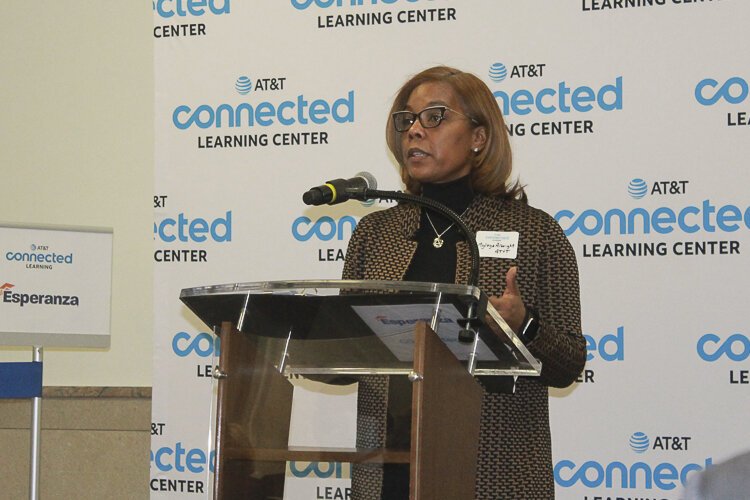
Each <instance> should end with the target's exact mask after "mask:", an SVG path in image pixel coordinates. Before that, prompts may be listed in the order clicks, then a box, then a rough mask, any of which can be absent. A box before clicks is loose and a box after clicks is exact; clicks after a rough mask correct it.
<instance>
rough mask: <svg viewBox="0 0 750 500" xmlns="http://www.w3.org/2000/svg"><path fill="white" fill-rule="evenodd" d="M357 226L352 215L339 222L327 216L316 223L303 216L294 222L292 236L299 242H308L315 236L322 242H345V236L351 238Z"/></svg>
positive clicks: (342, 218)
mask: <svg viewBox="0 0 750 500" xmlns="http://www.w3.org/2000/svg"><path fill="white" fill-rule="evenodd" d="M311 224H312V225H311ZM356 226H357V220H356V219H355V218H354V217H352V216H351V215H345V216H343V217H341V218H340V219H339V220H338V221H336V220H334V219H333V217H329V216H327V215H325V216H323V217H321V218H319V219H317V220H316V221H315V222H313V221H312V219H310V217H306V216H304V215H303V216H302V217H297V218H296V219H294V222H292V236H294V239H295V240H297V241H307V240H309V239H310V238H312V237H313V236H316V237H317V238H318V239H319V240H321V241H330V240H332V239H333V238H337V239H339V240H343V239H344V237H345V236H351V234H352V231H354V228H355V227H356Z"/></svg>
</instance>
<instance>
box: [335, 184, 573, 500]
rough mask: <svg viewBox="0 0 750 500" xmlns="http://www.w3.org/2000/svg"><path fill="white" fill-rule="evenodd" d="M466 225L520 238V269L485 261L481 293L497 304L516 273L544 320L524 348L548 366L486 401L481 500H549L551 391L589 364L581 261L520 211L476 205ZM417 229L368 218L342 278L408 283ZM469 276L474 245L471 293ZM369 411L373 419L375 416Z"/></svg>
mask: <svg viewBox="0 0 750 500" xmlns="http://www.w3.org/2000/svg"><path fill="white" fill-rule="evenodd" d="M463 219H464V221H465V222H466V224H467V226H468V227H469V228H470V229H471V230H472V231H475V232H476V231H479V230H482V231H517V232H518V233H519V244H518V255H517V257H516V258H515V259H497V258H482V259H481V261H480V277H479V287H480V288H481V289H482V290H483V291H484V292H485V293H487V294H488V295H497V296H499V295H501V294H502V293H503V289H504V287H505V275H506V273H507V271H508V269H509V268H510V267H511V266H518V286H519V289H520V291H521V295H522V297H523V300H524V303H525V304H526V305H527V306H530V307H532V308H534V309H535V310H536V311H537V312H538V313H539V319H540V323H541V326H540V329H539V332H538V334H537V336H536V338H535V339H534V340H533V341H532V342H530V343H529V344H528V346H527V347H528V349H529V351H530V352H531V353H532V354H533V355H534V356H535V357H537V358H538V359H539V360H540V361H541V362H542V375H541V377H538V378H536V377H528V378H523V377H522V378H520V379H519V380H518V383H517V384H516V391H515V393H514V394H494V393H489V392H485V394H484V397H483V402H482V423H481V430H480V450H479V457H478V462H477V465H478V466H477V482H476V498H478V499H488V500H499V499H503V500H505V499H508V500H514V499H523V500H535V499H539V500H549V499H552V498H554V482H553V477H552V449H551V437H550V429H549V405H548V390H547V386H552V387H566V386H568V385H570V384H572V383H573V382H574V381H575V380H576V378H577V377H578V375H579V374H580V373H581V371H582V370H583V366H584V363H585V358H586V345H585V340H584V338H583V335H582V333H581V309H580V293H579V285H578V267H577V263H576V256H575V253H574V251H573V248H572V247H571V245H570V243H569V242H568V240H567V238H566V237H565V235H564V234H563V231H562V229H561V228H560V226H559V225H558V224H557V222H556V221H555V220H554V219H553V218H552V217H550V216H549V215H548V214H546V213H545V212H543V211H541V210H538V209H535V208H532V207H530V206H528V205H527V204H526V203H523V202H520V201H509V200H503V199H500V198H496V197H490V196H485V195H477V196H476V197H475V198H474V200H473V201H472V203H471V205H470V206H469V208H468V210H467V211H466V213H465V214H464V217H463ZM419 221H420V209H419V208H418V207H416V206H414V205H407V204H403V205H398V206H396V207H393V208H390V209H387V210H382V211H379V212H374V213H371V214H369V215H367V216H365V217H363V218H362V220H361V221H360V222H359V224H358V225H357V228H356V230H355V231H354V234H353V235H352V238H351V240H350V241H349V247H348V250H347V254H346V262H345V264H344V271H343V278H344V279H364V280H374V279H381V280H401V279H403V277H404V274H405V273H406V271H407V268H408V267H409V264H410V262H411V259H412V257H413V255H414V252H415V250H416V247H417V243H416V241H415V234H416V232H417V230H418V228H419ZM469 273H470V254H469V250H468V245H467V244H466V242H459V243H458V247H457V262H456V283H467V282H468V276H469ZM360 386H361V387H360V393H362V392H364V393H365V394H361V395H360V410H359V411H360V412H362V411H363V408H362V406H363V405H366V404H377V403H373V398H371V397H370V396H371V395H368V394H367V389H366V385H363V384H360ZM363 390H364V391H363ZM368 402H369V403H368ZM364 410H365V411H367V412H368V413H369V414H371V413H372V411H375V410H376V409H374V408H373V409H364ZM371 410H372V411H371ZM371 423H372V419H371V417H370V419H369V424H371ZM360 431H362V432H360ZM360 433H361V434H363V435H362V436H361V437H360V436H358V439H359V441H360V442H359V443H358V446H377V445H381V446H382V439H383V436H382V435H367V432H365V429H358V435H359V434H360ZM380 434H382V432H381V433H380ZM354 482H355V483H356V477H355V481H354ZM353 487H354V490H355V491H356V489H357V486H356V484H353ZM368 498H369V497H368Z"/></svg>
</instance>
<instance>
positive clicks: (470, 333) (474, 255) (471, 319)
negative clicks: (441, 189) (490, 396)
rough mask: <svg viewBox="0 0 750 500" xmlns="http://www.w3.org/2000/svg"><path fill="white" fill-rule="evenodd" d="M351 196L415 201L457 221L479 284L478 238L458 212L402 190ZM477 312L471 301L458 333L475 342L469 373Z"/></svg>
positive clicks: (473, 362)
mask: <svg viewBox="0 0 750 500" xmlns="http://www.w3.org/2000/svg"><path fill="white" fill-rule="evenodd" d="M350 196H351V198H354V199H357V200H360V201H366V200H368V199H378V200H400V201H406V202H409V203H414V204H416V205H420V206H423V207H427V208H431V209H432V210H434V211H436V212H438V213H439V214H441V215H443V216H445V217H446V218H447V219H449V220H450V221H451V222H453V223H455V224H456V226H458V228H459V229H460V230H461V232H462V233H463V234H464V236H466V242H467V243H468V244H469V251H470V253H471V274H470V275H469V283H468V284H469V285H470V286H477V284H478V282H479V247H478V246H477V239H476V237H475V235H474V232H473V231H472V230H471V229H469V228H468V226H466V224H464V221H462V220H461V217H460V216H459V215H458V214H457V213H456V212H454V211H453V210H451V209H450V208H448V207H446V206H445V205H443V204H442V203H439V202H437V201H435V200H431V199H429V198H423V197H421V196H415V195H413V194H409V193H403V192H400V191H378V190H377V189H367V188H365V189H363V190H362V191H361V192H357V193H351V195H350ZM482 306H483V307H482V309H483V308H484V307H486V304H482ZM479 312H481V311H479ZM477 313H478V311H477V303H476V302H475V301H472V302H470V303H469V308H468V311H467V314H466V319H465V322H466V323H465V325H463V326H464V328H462V329H461V331H460V332H459V334H458V340H459V341H460V342H464V343H474V344H475V346H474V347H475V348H474V349H473V350H472V354H471V356H470V357H469V373H472V374H473V373H474V368H475V367H476V359H475V354H474V353H475V352H476V343H477V342H478V339H479V336H478V335H477V332H476V326H477V324H478V321H479V318H478V314H477Z"/></svg>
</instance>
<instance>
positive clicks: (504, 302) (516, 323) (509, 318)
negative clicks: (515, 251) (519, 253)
mask: <svg viewBox="0 0 750 500" xmlns="http://www.w3.org/2000/svg"><path fill="white" fill-rule="evenodd" d="M517 274H518V268H517V267H516V266H513V267H511V268H510V269H508V273H507V274H506V275H505V290H503V295H502V296H501V297H497V296H494V295H493V296H492V297H490V304H492V305H493V306H494V307H495V309H497V312H498V313H500V316H502V317H503V319H504V320H505V322H506V323H508V326H509V327H511V328H512V329H513V331H514V332H516V333H518V330H519V329H520V328H521V326H522V325H523V320H524V318H526V306H525V305H523V299H522V298H521V292H520V290H518V283H516V275H517Z"/></svg>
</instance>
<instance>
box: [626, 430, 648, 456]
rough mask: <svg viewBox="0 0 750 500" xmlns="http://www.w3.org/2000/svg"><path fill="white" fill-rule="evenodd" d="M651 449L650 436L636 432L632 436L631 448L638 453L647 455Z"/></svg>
mask: <svg viewBox="0 0 750 500" xmlns="http://www.w3.org/2000/svg"><path fill="white" fill-rule="evenodd" d="M650 447H651V442H650V440H649V439H648V436H647V435H646V434H644V433H642V432H635V433H633V435H632V436H630V448H631V449H632V450H633V451H634V452H636V453H645V452H646V450H648V449H649V448H650Z"/></svg>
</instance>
